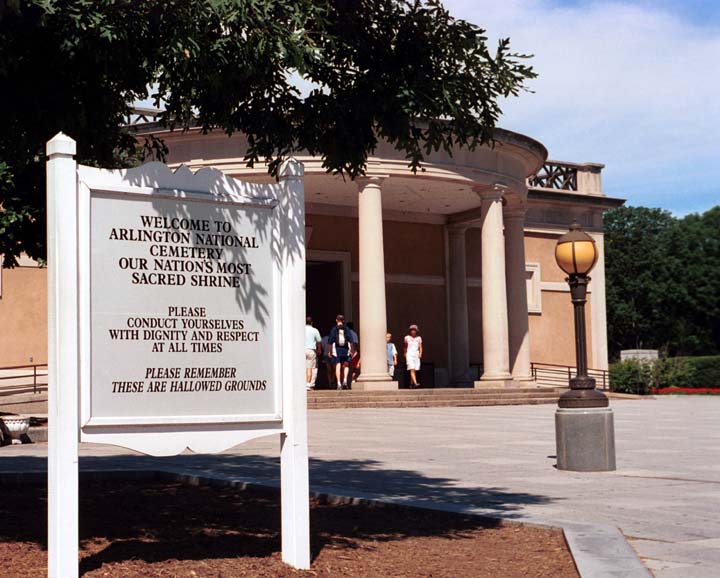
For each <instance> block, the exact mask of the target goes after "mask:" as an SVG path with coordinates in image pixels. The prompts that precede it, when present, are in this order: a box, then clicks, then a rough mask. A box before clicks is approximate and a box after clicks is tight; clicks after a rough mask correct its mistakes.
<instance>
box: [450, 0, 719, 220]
mask: <svg viewBox="0 0 720 578" xmlns="http://www.w3.org/2000/svg"><path fill="white" fill-rule="evenodd" d="M444 4H445V6H446V8H447V9H448V10H449V11H450V13H451V14H452V15H453V16H455V17H457V18H463V19H465V20H468V21H470V22H473V23H474V24H477V25H478V26H480V27H482V28H484V29H486V30H487V35H488V37H489V39H490V41H491V42H492V44H493V45H494V44H495V43H496V41H497V39H498V38H500V37H510V39H511V46H512V47H513V48H514V50H515V51H517V52H521V53H529V54H533V55H534V57H533V58H532V60H531V62H532V64H533V66H534V68H535V71H536V72H537V73H538V74H539V77H538V78H537V79H535V80H533V81H531V82H530V84H529V86H530V88H531V89H532V91H533V92H532V93H524V94H521V96H520V97H519V98H513V99H510V100H508V101H506V102H504V103H503V111H504V114H503V117H502V119H501V121H500V126H502V127H504V128H507V129H510V130H514V131H518V132H522V133H524V134H527V135H528V136H532V137H533V138H536V139H538V140H540V141H541V142H542V143H543V144H544V145H545V146H546V147H547V148H548V150H549V153H550V158H551V159H553V160H565V161H573V162H597V163H603V164H605V165H606V167H605V169H604V170H603V189H604V191H605V193H606V194H608V195H610V196H615V197H621V198H625V199H627V200H628V204H630V205H643V206H649V207H661V208H664V209H667V210H670V211H671V212H673V213H674V214H675V215H678V216H683V215H686V214H688V213H691V212H703V211H705V210H707V209H709V208H711V207H713V206H715V205H718V204H720V0H624V1H621V0H617V1H611V0H595V1H586V0H494V1H489V0H444Z"/></svg>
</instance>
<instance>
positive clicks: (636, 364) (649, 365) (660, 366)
mask: <svg viewBox="0 0 720 578" xmlns="http://www.w3.org/2000/svg"><path fill="white" fill-rule="evenodd" d="M694 383H696V370H695V368H694V367H693V365H692V364H691V363H690V361H689V359H687V358H682V357H669V358H661V359H656V360H645V361H638V360H635V359H628V360H625V361H618V362H617V363H613V364H612V365H611V366H610V387H611V389H612V390H613V391H617V392H618V393H634V394H639V395H646V394H648V393H650V390H652V389H661V388H664V387H700V386H695V385H690V384H694Z"/></svg>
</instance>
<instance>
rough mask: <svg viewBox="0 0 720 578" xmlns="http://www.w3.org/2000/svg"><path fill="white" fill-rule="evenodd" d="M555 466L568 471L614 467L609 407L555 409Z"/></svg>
mask: <svg viewBox="0 0 720 578" xmlns="http://www.w3.org/2000/svg"><path fill="white" fill-rule="evenodd" d="M555 440H556V443H557V468H558V470H567V471H571V472H612V471H614V470H615V425H614V420H613V412H612V410H611V409H610V408H609V407H599V408H577V409H567V408H559V409H558V410H557V411H556V412H555Z"/></svg>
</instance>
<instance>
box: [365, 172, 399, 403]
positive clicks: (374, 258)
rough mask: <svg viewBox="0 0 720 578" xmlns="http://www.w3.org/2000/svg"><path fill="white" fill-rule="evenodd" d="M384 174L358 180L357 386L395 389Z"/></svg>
mask: <svg viewBox="0 0 720 578" xmlns="http://www.w3.org/2000/svg"><path fill="white" fill-rule="evenodd" d="M383 178H384V177H380V176H369V177H364V178H361V179H358V187H359V189H360V193H359V196H358V226H359V243H358V246H359V262H360V267H359V277H360V279H359V281H360V347H361V355H362V370H361V374H360V377H359V378H358V381H357V383H356V385H355V387H356V388H357V389H364V390H369V389H397V387H398V385H397V382H396V381H392V380H391V379H390V376H389V375H388V371H387V347H386V342H385V334H386V333H387V307H386V303H385V249H384V245H383V222H382V192H381V189H380V186H381V184H382V181H383Z"/></svg>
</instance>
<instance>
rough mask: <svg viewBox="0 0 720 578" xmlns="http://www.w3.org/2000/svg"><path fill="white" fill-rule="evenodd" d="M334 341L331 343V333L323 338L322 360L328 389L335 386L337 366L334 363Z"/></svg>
mask: <svg viewBox="0 0 720 578" xmlns="http://www.w3.org/2000/svg"><path fill="white" fill-rule="evenodd" d="M332 350H333V347H332V343H330V335H326V336H325V337H323V338H322V361H323V364H324V365H325V378H326V381H327V387H328V389H334V388H335V385H336V383H335V368H334V367H333V363H332V355H333V353H332Z"/></svg>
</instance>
